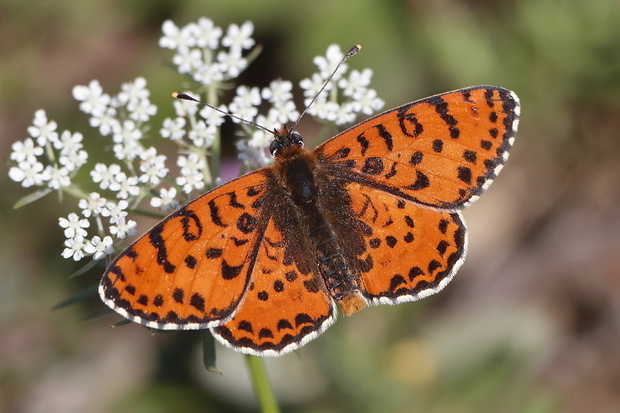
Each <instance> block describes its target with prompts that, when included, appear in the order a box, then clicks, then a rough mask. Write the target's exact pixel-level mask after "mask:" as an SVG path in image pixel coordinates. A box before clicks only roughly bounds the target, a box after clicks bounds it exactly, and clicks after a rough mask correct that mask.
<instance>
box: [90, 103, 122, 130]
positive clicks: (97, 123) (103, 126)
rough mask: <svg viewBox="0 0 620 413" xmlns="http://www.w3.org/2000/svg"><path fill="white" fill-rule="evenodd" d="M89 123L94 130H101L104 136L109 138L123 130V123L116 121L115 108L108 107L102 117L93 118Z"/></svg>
mask: <svg viewBox="0 0 620 413" xmlns="http://www.w3.org/2000/svg"><path fill="white" fill-rule="evenodd" d="M89 123H90V126H92V127H93V128H99V133H100V134H101V135H102V136H108V135H110V134H111V133H114V132H117V131H120V129H121V123H120V121H119V120H118V119H116V108H113V107H108V108H107V109H106V110H104V111H103V113H101V115H100V116H91V118H90V121H89Z"/></svg>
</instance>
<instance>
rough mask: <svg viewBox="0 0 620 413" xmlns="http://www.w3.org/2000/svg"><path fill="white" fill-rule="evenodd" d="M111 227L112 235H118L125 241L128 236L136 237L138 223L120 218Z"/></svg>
mask: <svg viewBox="0 0 620 413" xmlns="http://www.w3.org/2000/svg"><path fill="white" fill-rule="evenodd" d="M112 224H113V225H110V234H112V235H116V238H118V239H125V238H126V237H127V236H128V235H129V236H132V235H135V233H136V232H137V231H136V226H137V225H138V223H137V222H136V221H133V220H131V219H130V220H125V218H120V219H119V220H118V221H117V222H114V223H112Z"/></svg>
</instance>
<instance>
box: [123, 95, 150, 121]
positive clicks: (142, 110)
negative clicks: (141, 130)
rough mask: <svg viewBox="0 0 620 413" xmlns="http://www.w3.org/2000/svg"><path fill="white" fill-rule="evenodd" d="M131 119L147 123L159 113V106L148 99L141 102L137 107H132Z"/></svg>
mask: <svg viewBox="0 0 620 413" xmlns="http://www.w3.org/2000/svg"><path fill="white" fill-rule="evenodd" d="M130 110H131V112H130V113H129V117H130V118H131V119H133V120H135V121H136V122H147V121H148V120H149V119H150V118H151V116H153V115H155V114H156V113H157V106H155V105H153V104H152V103H151V102H150V101H149V100H148V99H144V100H140V101H138V102H137V103H136V105H135V106H132V107H131V109H130Z"/></svg>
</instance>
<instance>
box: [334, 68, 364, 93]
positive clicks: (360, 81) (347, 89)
mask: <svg viewBox="0 0 620 413" xmlns="http://www.w3.org/2000/svg"><path fill="white" fill-rule="evenodd" d="M371 79H372V70H370V69H364V70H362V71H361V72H360V71H359V70H351V73H350V74H349V77H348V78H342V79H340V80H339V81H338V87H339V88H340V89H342V94H343V95H344V96H353V95H354V94H355V93H356V92H358V91H362V90H365V89H366V88H367V87H368V85H370V80H371Z"/></svg>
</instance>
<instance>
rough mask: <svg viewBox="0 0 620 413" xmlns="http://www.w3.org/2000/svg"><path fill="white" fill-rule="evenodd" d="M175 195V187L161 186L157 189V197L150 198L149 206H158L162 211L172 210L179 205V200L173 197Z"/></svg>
mask: <svg viewBox="0 0 620 413" xmlns="http://www.w3.org/2000/svg"><path fill="white" fill-rule="evenodd" d="M176 196H177V190H176V188H170V189H165V188H161V189H160V190H159V197H156V196H154V197H153V198H151V206H152V207H153V208H159V209H160V210H161V211H163V212H169V211H174V210H175V209H177V208H179V206H180V204H179V201H177V200H176V199H175V198H176Z"/></svg>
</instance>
